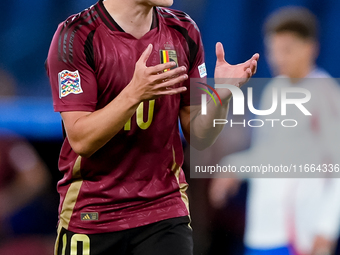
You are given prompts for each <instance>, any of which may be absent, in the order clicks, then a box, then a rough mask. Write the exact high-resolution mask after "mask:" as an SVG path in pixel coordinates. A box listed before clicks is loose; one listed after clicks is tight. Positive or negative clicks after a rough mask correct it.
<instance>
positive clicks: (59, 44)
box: [46, 22, 97, 112]
mask: <svg viewBox="0 0 340 255" xmlns="http://www.w3.org/2000/svg"><path fill="white" fill-rule="evenodd" d="M90 34H91V33H88V34H87V32H86V31H82V30H81V29H78V30H76V29H75V28H72V26H71V25H69V26H68V25H67V22H65V23H62V24H61V25H59V27H58V29H57V31H56V33H55V35H54V37H53V39H52V43H51V46H50V50H49V53H48V57H47V61H46V69H47V74H48V76H49V80H50V85H51V90H52V97H53V106H54V110H55V111H56V112H65V111H91V112H93V111H95V110H96V105H97V81H96V75H95V71H94V67H93V65H91V61H90V60H89V57H88V56H87V55H86V52H88V48H89V45H88V43H89V42H90V41H91V40H88V37H89V35H90Z"/></svg>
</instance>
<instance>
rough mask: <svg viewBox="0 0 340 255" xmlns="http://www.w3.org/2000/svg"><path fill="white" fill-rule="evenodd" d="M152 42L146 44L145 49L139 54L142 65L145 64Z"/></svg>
mask: <svg viewBox="0 0 340 255" xmlns="http://www.w3.org/2000/svg"><path fill="white" fill-rule="evenodd" d="M152 48H153V46H152V44H151V43H150V44H149V45H148V47H146V49H145V50H144V52H143V53H142V55H141V56H140V58H139V60H140V61H142V63H143V64H144V65H146V62H147V61H148V59H149V57H150V55H151V52H152Z"/></svg>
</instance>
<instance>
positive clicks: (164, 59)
mask: <svg viewBox="0 0 340 255" xmlns="http://www.w3.org/2000/svg"><path fill="white" fill-rule="evenodd" d="M159 55H160V57H161V64H165V63H168V62H170V61H174V62H175V63H176V66H174V67H173V68H172V69H174V68H176V67H177V66H178V59H177V53H176V51H175V50H160V51H159ZM166 71H170V69H167V70H164V72H166Z"/></svg>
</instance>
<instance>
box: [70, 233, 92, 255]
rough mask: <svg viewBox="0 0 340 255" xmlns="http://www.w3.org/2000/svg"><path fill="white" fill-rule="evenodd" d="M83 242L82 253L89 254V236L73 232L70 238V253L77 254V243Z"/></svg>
mask: <svg viewBox="0 0 340 255" xmlns="http://www.w3.org/2000/svg"><path fill="white" fill-rule="evenodd" d="M78 242H82V243H83V254H82V255H90V238H89V237H88V236H87V235H83V234H74V235H73V236H72V238H71V255H77V244H78Z"/></svg>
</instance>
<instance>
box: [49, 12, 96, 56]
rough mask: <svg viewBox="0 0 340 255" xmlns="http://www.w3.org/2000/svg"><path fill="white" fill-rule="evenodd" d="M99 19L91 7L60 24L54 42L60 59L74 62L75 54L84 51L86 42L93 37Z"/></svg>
mask: <svg viewBox="0 0 340 255" xmlns="http://www.w3.org/2000/svg"><path fill="white" fill-rule="evenodd" d="M97 18H98V14H97V12H96V10H95V8H93V7H90V8H88V9H86V10H84V11H82V12H80V13H78V14H74V15H72V16H70V17H68V18H67V19H66V20H65V21H64V22H62V23H60V24H59V26H58V29H57V31H56V33H55V34H54V37H53V41H52V45H54V49H55V51H57V55H58V59H60V60H63V62H68V61H69V62H73V57H74V52H76V51H77V50H83V49H84V47H85V44H86V41H87V40H89V37H91V36H93V34H94V31H95V30H96V28H97V26H98V22H97Z"/></svg>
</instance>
